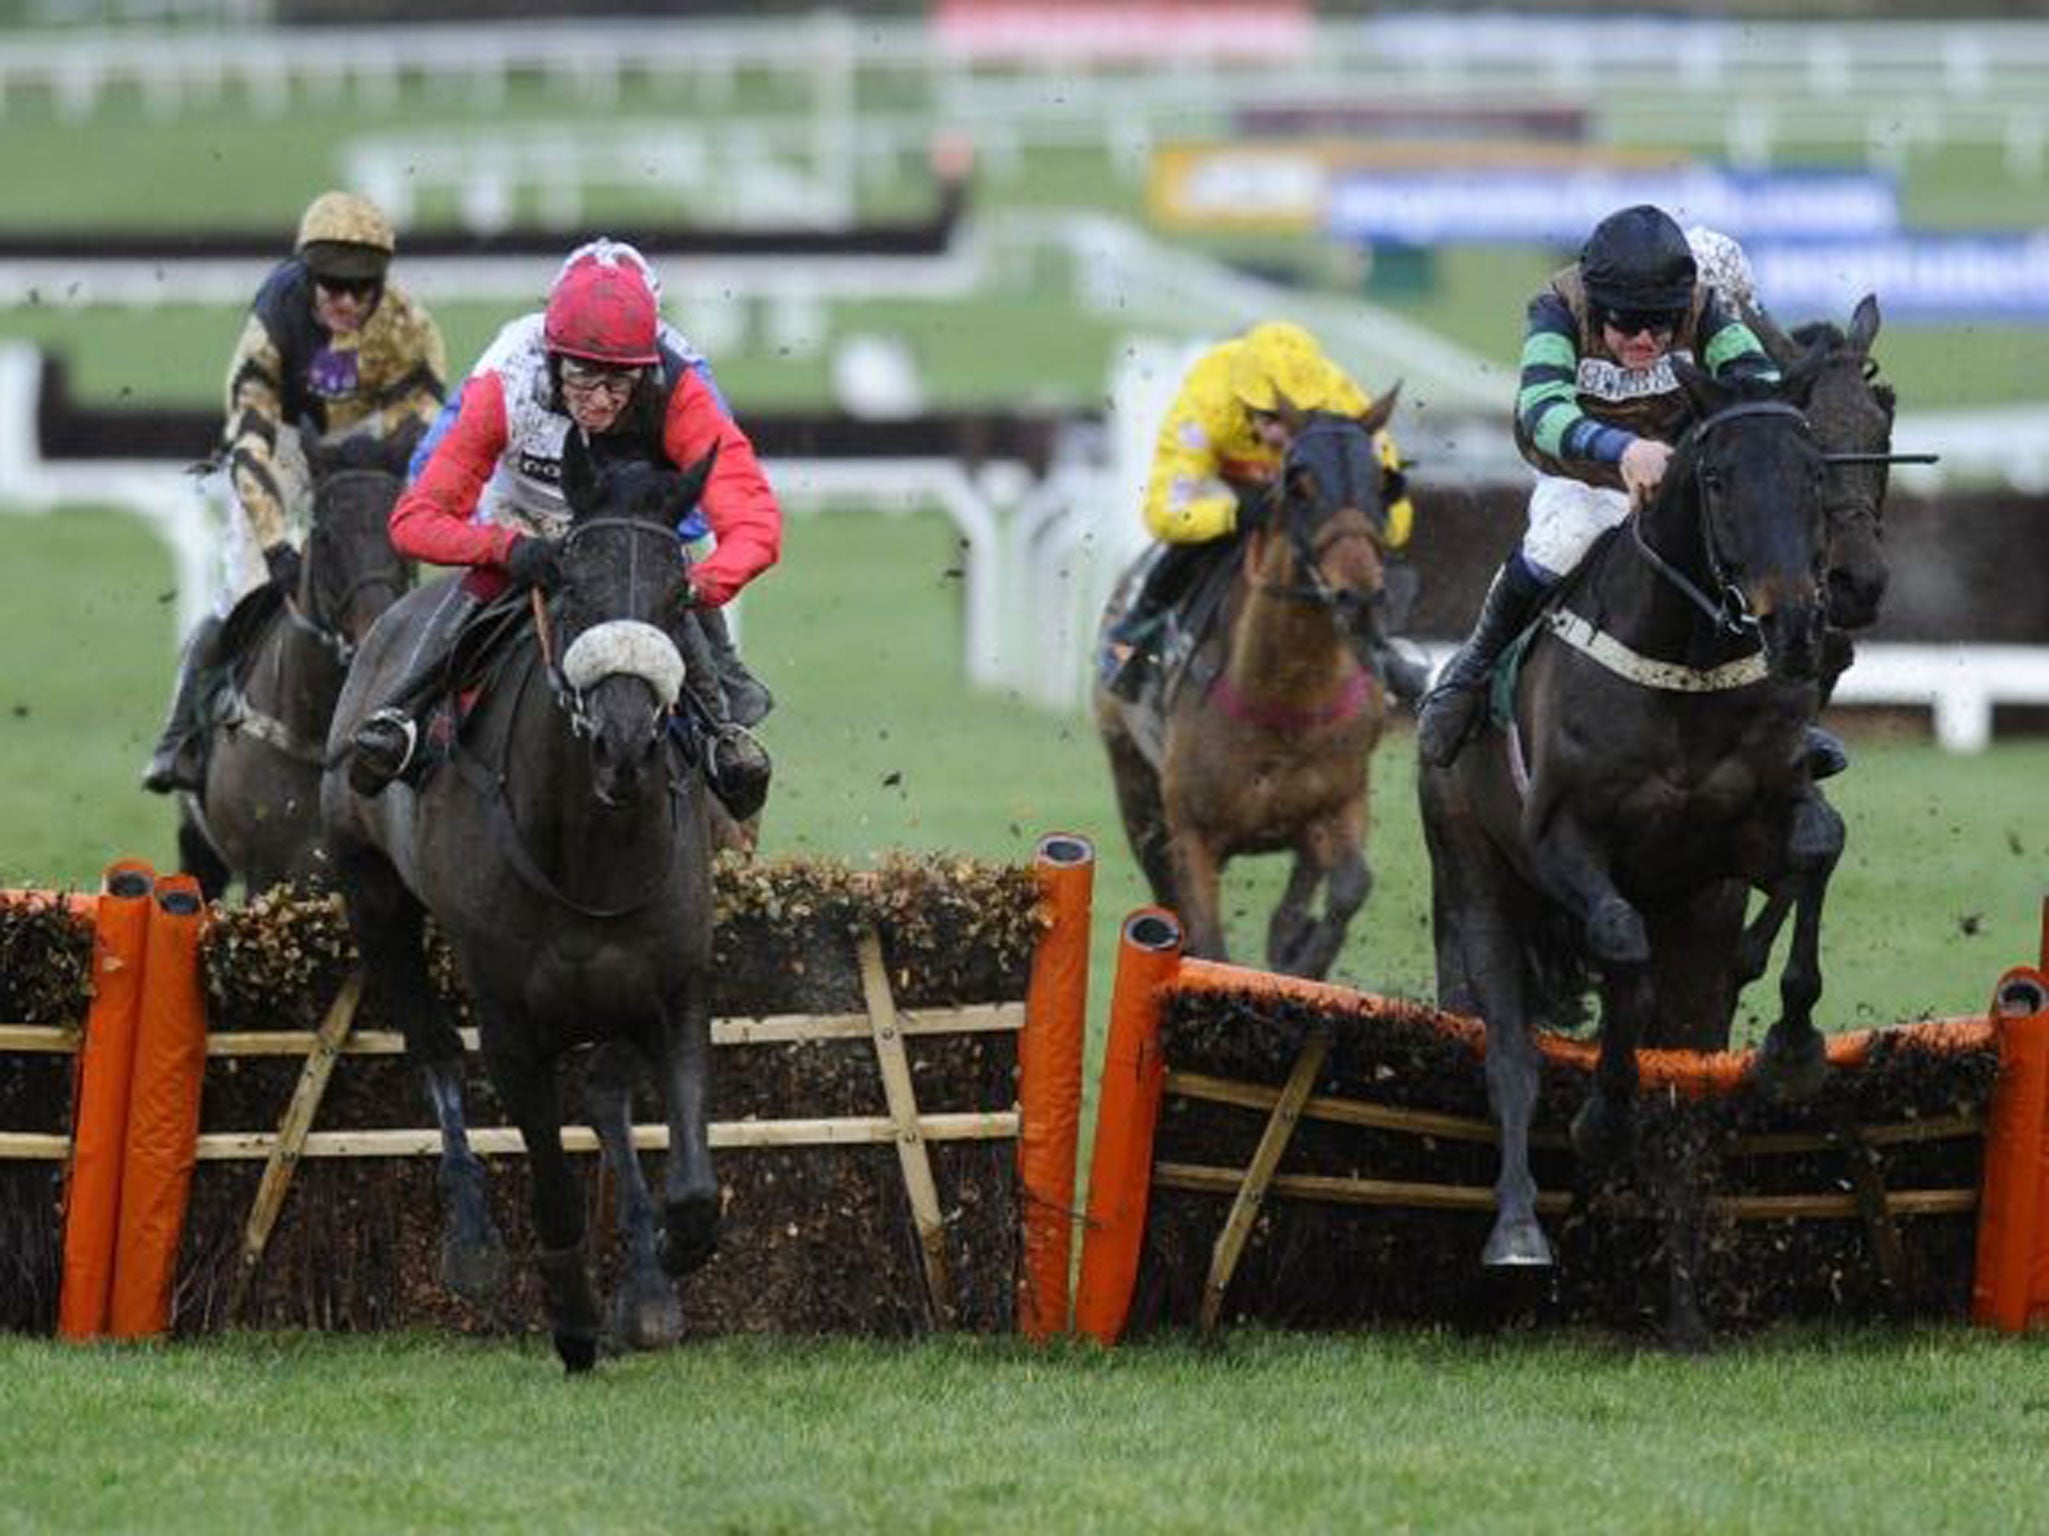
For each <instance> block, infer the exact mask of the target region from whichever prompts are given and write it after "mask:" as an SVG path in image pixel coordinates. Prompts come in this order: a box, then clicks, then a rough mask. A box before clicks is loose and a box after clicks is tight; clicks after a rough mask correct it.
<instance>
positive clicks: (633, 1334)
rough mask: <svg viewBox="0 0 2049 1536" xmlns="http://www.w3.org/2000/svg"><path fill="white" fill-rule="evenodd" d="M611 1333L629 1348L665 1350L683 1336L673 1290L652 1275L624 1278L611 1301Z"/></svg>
mask: <svg viewBox="0 0 2049 1536" xmlns="http://www.w3.org/2000/svg"><path fill="white" fill-rule="evenodd" d="M612 1332H613V1333H614V1334H615V1335H616V1336H617V1338H618V1340H619V1342H620V1343H621V1344H623V1345H624V1346H625V1347H626V1348H628V1349H667V1348H668V1347H669V1346H670V1345H671V1344H674V1343H675V1342H676V1341H677V1340H678V1339H680V1338H682V1337H683V1306H682V1303H680V1302H679V1301H677V1300H676V1290H675V1287H674V1286H673V1285H671V1284H670V1283H668V1282H667V1281H665V1280H663V1279H660V1278H657V1277H655V1276H652V1275H638V1274H629V1275H627V1277H626V1278H625V1279H624V1280H622V1281H621V1282H620V1285H619V1292H618V1294H617V1295H615V1296H614V1297H613V1298H612Z"/></svg>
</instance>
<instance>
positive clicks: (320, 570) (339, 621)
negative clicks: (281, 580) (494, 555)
mask: <svg viewBox="0 0 2049 1536" xmlns="http://www.w3.org/2000/svg"><path fill="white" fill-rule="evenodd" d="M306 456H307V461H308V465H309V467H310V468H311V470H312V472H313V523H312V528H311V531H310V532H309V533H308V534H307V536H306V546H305V551H304V554H303V556H302V558H301V560H300V565H299V580H298V585H297V586H296V588H295V589H294V590H293V591H291V592H288V593H285V594H283V595H282V600H281V601H280V600H278V598H277V596H276V595H275V594H271V593H263V594H258V595H257V596H256V597H255V598H254V599H253V601H252V602H251V603H249V604H248V605H247V607H248V612H247V614H246V615H245V614H244V613H243V612H242V611H241V610H238V612H237V614H236V616H235V617H234V618H233V619H231V621H230V623H231V625H234V624H240V623H244V622H249V621H251V620H253V621H254V622H255V624H256V626H257V627H256V628H255V630H254V632H253V633H252V634H251V636H250V638H249V639H248V641H247V642H246V644H244V645H242V646H240V647H238V650H239V660H238V661H237V663H236V664H235V668H234V673H235V675H234V682H233V686H232V689H231V690H230V692H229V696H228V697H227V698H226V700H225V701H224V703H223V704H222V705H221V709H222V711H223V718H222V719H221V720H220V722H219V723H218V724H216V725H214V726H212V727H211V729H212V733H213V735H212V744H211V747H210V749H209V751H208V754H207V768H206V787H205V790H204V792H203V793H201V794H198V795H190V794H185V795H180V796H179V797H178V862H179V866H180V868H182V869H184V870H185V871H187V872H189V873H191V874H192V875H194V876H196V877H197V878H198V880H199V885H200V889H201V890H202V891H203V892H204V893H205V894H206V897H207V899H208V900H209V901H211V900H215V899H217V898H218V897H219V896H220V895H221V893H222V892H223V891H224V890H225V889H226V888H227V885H228V882H229V881H230V880H231V879H233V878H235V877H237V876H239V877H240V878H241V881H242V889H243V891H244V892H245V894H247V895H250V896H254V895H256V894H258V893H259V892H262V891H265V890H268V889H269V888H270V887H271V886H273V885H276V884H278V883H279V882H288V883H290V884H293V885H296V886H306V885H308V884H310V883H313V882H315V881H317V880H319V879H321V878H324V877H325V875H326V872H327V854H326V849H325V847H324V845H323V844H322V841H321V837H320V773H321V768H322V765H323V763H324V761H325V758H326V750H327V725H328V721H329V720H330V719H332V718H333V716H334V706H335V701H336V700H337V699H339V698H340V697H341V691H342V680H343V679H344V678H345V677H346V676H347V675H348V669H349V662H350V660H351V659H352V658H353V657H354V655H355V652H356V647H357V646H359V645H361V644H362V642H363V638H364V637H365V636H366V635H367V634H369V632H370V626H371V625H372V624H373V623H374V622H376V619H377V617H378V615H379V614H381V613H383V612H384V610H385V609H386V608H388V607H390V606H391V604H392V603H393V602H395V601H396V600H397V599H398V598H399V596H400V595H401V594H403V593H404V592H405V591H407V590H408V589H409V588H410V587H411V586H412V584H413V571H412V566H411V565H410V564H409V563H408V562H407V561H405V560H403V559H401V558H400V557H399V556H398V554H397V553H396V552H395V551H394V550H393V549H392V547H391V539H390V536H389V534H388V533H387V531H386V521H387V519H388V518H389V516H390V514H391V507H392V503H393V502H395V501H396V500H397V499H398V492H399V486H400V480H399V477H398V475H397V473H396V472H395V469H394V466H392V465H391V464H390V462H389V454H388V453H387V450H386V447H385V445H384V444H382V443H379V442H377V441H374V440H371V439H367V438H351V439H348V440H346V441H344V442H342V443H339V444H335V445H319V444H309V445H308V446H307V450H306Z"/></svg>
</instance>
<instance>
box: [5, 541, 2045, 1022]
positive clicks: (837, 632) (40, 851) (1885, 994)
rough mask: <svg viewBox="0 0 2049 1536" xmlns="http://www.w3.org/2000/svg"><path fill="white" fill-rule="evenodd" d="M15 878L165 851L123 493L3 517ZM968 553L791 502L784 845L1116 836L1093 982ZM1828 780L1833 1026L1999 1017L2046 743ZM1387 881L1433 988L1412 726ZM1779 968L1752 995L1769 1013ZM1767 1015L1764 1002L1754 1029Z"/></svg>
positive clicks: (1248, 946) (1044, 760)
mask: <svg viewBox="0 0 2049 1536" xmlns="http://www.w3.org/2000/svg"><path fill="white" fill-rule="evenodd" d="M0 550H4V552H5V558H4V560H0V612H5V613H6V614H8V616H9V619H10V643H9V666H8V667H7V669H6V673H5V677H4V681H0V884H20V883H40V884H54V885H75V886H86V887H90V886H91V885H93V884H94V883H96V881H97V879H98V877H99V874H100V872H101V870H102V869H103V868H104V867H105V865H106V864H107V862H108V861H109V860H110V859H112V858H114V857H116V856H117V855H122V854H136V855H139V856H142V857H145V858H149V859H152V860H155V861H158V862H159V863H166V864H167V863H168V862H169V861H170V859H171V858H172V844H171V837H170V827H171V818H170V813H169V808H168V806H167V805H166V804H165V803H164V802H162V801H161V800H158V799H156V798H155V797H152V796H149V795H145V794H143V793H141V792H140V791H139V790H138V789H136V787H135V774H136V773H137V772H138V770H139V769H140V767H141V764H142V760H143V758H144V757H145V756H146V754H147V748H148V746H149V743H150V742H151V741H152V740H154V737H155V732H156V729H157V726H158V724H159V721H160V719H161V711H162V708H163V703H164V699H165V695H166V691H167V689H168V687H169V683H170V679H171V674H172V667H173V661H174V656H173V651H172V645H173V636H172V633H171V617H170V610H169V608H168V606H167V604H166V603H165V602H164V601H163V600H162V599H163V597H164V594H165V589H166V588H167V587H168V585H169V574H168V561H167V559H166V557H165V556H164V554H163V553H162V551H161V550H160V549H159V548H158V547H157V546H156V544H155V542H154V541H153V539H152V537H151V536H150V534H149V533H148V532H147V530H146V529H145V528H144V526H143V525H142V524H141V523H139V522H137V521H134V520H132V519H129V518H126V517H123V516H120V515H117V514H113V513H104V512H89V511H71V512H65V513H62V514H59V515H56V516H52V517H46V518H25V517H13V516H4V517H0ZM957 565H958V554H957V550H956V548H955V543H954V535H953V533H952V530H951V528H950V526H949V525H948V524H947V523H946V522H945V521H944V520H943V519H942V518H940V517H939V516H938V515H937V514H913V515H906V516H899V517H880V516H873V515H851V514H849V515H834V516H822V517H814V518H799V519H796V520H795V521H793V523H792V524H791V526H790V529H789V532H788V539H787V545H786V549H785V554H784V560H783V563H782V565H781V566H780V567H778V568H777V569H776V570H775V571H773V572H771V573H770V574H769V575H768V576H767V577H765V578H763V580H762V581H761V582H760V583H759V584H758V585H757V586H756V587H755V589H754V590H753V592H752V593H751V594H750V595H749V597H748V600H747V603H746V611H745V635H746V647H745V648H746V651H747V654H748V655H749V657H750V658H751V659H752V661H753V663H754V665H755V666H756V667H757V668H758V669H759V670H760V671H761V673H762V674H763V676H764V677H765V678H766V679H767V680H768V682H769V683H770V685H771V686H772V687H773V688H774V689H775V691H776V693H777V695H778V697H779V699H780V707H779V708H778V710H777V712H776V713H775V715H773V716H772V717H771V719H770V721H769V725H768V728H767V736H768V741H769V744H770V747H771V749H772V750H773V751H774V752H775V754H776V757H777V775H778V776H777V788H776V791H775V797H774V800H773V802H772V804H771V806H770V808H769V813H768V817H767V821H766V825H765V832H764V848H765V850H766V851H767V852H768V853H770V854H816V855H831V856H835V857H842V858H849V859H854V860H856V861H861V862H866V861H869V860H872V859H873V858H874V857H875V856H876V855H877V854H879V853H880V852H882V851H883V850H886V849H890V848H897V847H906V848H914V849H930V850H948V849H957V850H961V851H964V852H968V853H973V854H979V855H983V856H987V857H995V858H1017V859H1021V858H1025V857H1028V856H1029V853H1030V850H1031V847H1032V844H1033V842H1034V841H1035V839H1036V838H1037V837H1038V836H1039V835H1040V834H1042V833H1044V832H1048V831H1055V830H1063V831H1073V832H1079V833H1082V834H1084V835H1086V836H1088V837H1090V838H1091V839H1093V840H1094V842H1095V844H1096V847H1097V850H1098V879H1097V894H1096V910H1097V912H1098V914H1099V921H1098V923H1097V925H1096V932H1097V943H1096V953H1095V958H1096V964H1095V971H1096V975H1095V983H1096V987H1097V990H1098V993H1099V994H1100V993H1101V991H1102V989H1103V988H1104V987H1106V986H1107V983H1108V979H1109V970H1110V966H1111V964H1112V962H1113V959H1114V938H1115V927H1116V922H1117V919H1118V918H1120V917H1121V916H1122V915H1123V914H1124V913H1126V912H1128V911H1130V910H1131V909H1132V908H1133V907H1136V906H1138V905H1139V904H1141V903H1142V902H1143V901H1144V900H1146V899H1147V896H1146V892H1145V890H1144V887H1143V884H1142V882H1141V880H1140V878H1139V876H1138V874H1137V872H1136V870H1135V868H1134V867H1133V865H1132V862H1131V859H1130V856H1129V854H1128V852H1127V850H1126V848H1125V845H1124V839H1123V833H1122V830H1121V827H1120V825H1119V823H1118V820H1117V816H1116V812H1115V808H1114V805H1113V803H1112V800H1111V795H1110V787H1109V780H1108V773H1107V770H1106V769H1105V767H1104V764H1103V761H1102V753H1101V750H1100V748H1099V747H1098V745H1097V742H1096V740H1095V735H1094V731H1093V728H1092V727H1091V726H1090V725H1089V723H1088V722H1087V721H1086V720H1084V719H1082V718H1079V717H1068V716H1060V715H1052V714H1048V713H1045V712H1043V711H1041V710H1038V709H1035V708H1031V707H1029V706H1027V705H1025V704H1023V703H1021V702H1019V701H1018V700H1017V699H1015V698H1012V697H1008V696H1005V695H1002V694H987V693H978V692H975V691H972V690H970V689H969V688H968V687H967V684H966V681H965V675H964V670H963V667H962V663H961V659H960V603H961V593H960V583H959V581H958V579H957V578H956V577H954V576H953V575H951V574H949V573H950V572H951V571H952V570H954V569H955V568H957ZM1853 747H1854V749H1855V751H1856V755H1857V761H1856V765H1855V767H1854V768H1853V769H1852V771H1851V772H1850V773H1849V774H1847V775H1846V776H1844V777H1843V778H1842V779H1840V780H1838V781H1836V782H1835V783H1834V784H1833V785H1831V798H1832V799H1833V800H1834V802H1835V803H1836V805H1837V806H1838V807H1839V808H1840V809H1841V810H1842V812H1843V815H1844V817H1845V819H1846V820H1847V821H1848V823H1849V829H1850V830H1849V849H1848V852H1847V853H1846V855H1845V857H1844V860H1843V863H1842V866H1841V868H1840V870H1839V871H1838V874H1837V878H1836V882H1835V886H1834V888H1833V890H1832V892H1831V897H1830V907H1829V918H1828V923H1827V929H1826V934H1825V941H1824V950H1823V959H1824V963H1825V966H1826V969H1827V981H1828V991H1827V993H1826V995H1825V996H1824V998H1823V1000H1822V1004H1821V1015H1820V1016H1821V1018H1822V1020H1823V1022H1824V1023H1825V1024H1827V1025H1829V1026H1831V1027H1837V1028H1844V1027H1851V1026H1856V1025H1864V1024H1871V1023H1889V1022H1893V1021H1896V1020H1899V1019H1902V1018H1912V1017H1917V1016H1921V1015H1925V1014H1935V1015H1945V1016H1946V1015H1955V1014H1964V1013H1975V1012H1977V1011H1979V1010H1981V1009H1982V1008H1983V1007H1984V1006H1985V1003H1986V1000H1987V999H1988V998H1989V996H1990V994H1991V988H1992V985H1993V983H1994V981H1995V980H1996V979H1997V978H1998V976H1999V974H2000V973H2001V972H2002V971H2003V970H2005V969H2006V968H2007V967H2009V966H2012V965H2017V964H2022V963H2025V962H2028V961H2031V960H2033V959H2034V958H2035V954H2036V932H2037V930H2036V922H2037V912H2038V908H2039V902H2040V900H2041V896H2042V892H2043V886H2044V873H2045V869H2049V859H2045V849H2044V841H2043V839H2044V835H2045V834H2044V833H2043V832H2042V830H2041V825H2040V822H2041V817H2040V810H2041V806H2042V791H2041V786H2042V784H2043V783H2044V782H2045V781H2049V744H2044V743H2042V742H2039V741H2029V742H2012V743H2004V744H2001V745H1999V746H1997V747H1995V748H1994V749H1993V750H1991V751H1989V752H1986V753H1982V754H1979V755H1975V756H1954V755H1950V754H1945V753H1942V752H1939V751H1937V750H1936V749H1934V748H1933V747H1931V746H1929V745H1928V744H1927V743H1926V742H1925V741H1923V740H1921V739H1919V738H1917V737H1910V738H1906V739H1898V738H1894V737H1886V736H1872V735H1868V734H1866V735H1861V736H1856V737H1854V738H1853ZM1369 851H1370V854H1371V857H1372V861H1373V864H1374V868H1375V871H1376V874H1377V876H1378V883H1377V885H1376V887H1375V890H1374V894H1373V896H1372V898H1371V900H1370V901H1369V903H1368V905H1367V907H1366V910H1365V912H1364V914H1363V917H1362V919H1361V920H1360V921H1359V922H1358V923H1357V924H1356V925H1355V927H1354V931H1353V936H1352V939H1351V942H1350V944H1349V945H1348V947H1347V949H1346V951H1345V953H1344V955H1343V956H1342V957H1341V959H1340V962H1339V967H1338V975H1339V976H1340V978H1341V979H1344V980H1347V981H1350V982H1353V983H1355V984H1360V985H1365V986H1369V987H1373V988H1375V989H1378V990H1383V991H1390V992H1396V993H1401V994H1404V995H1410V996H1427V995H1429V994H1430V993H1431V991H1432V990H1433V988H1432V981H1431V961H1430V950H1429V932H1428V910H1429V873H1428V866H1427V864H1426V862H1425V858H1424V854H1423V847H1422V833H1421V828H1420V826H1419V824H1418V821H1417V816H1416V810H1415V794H1414V778H1413V772H1412V758H1411V755H1410V738H1409V735H1408V733H1407V729H1406V726H1402V727H1399V728H1398V729H1397V730H1396V731H1395V733H1394V734H1393V735H1391V737H1390V738H1389V740H1388V742H1387V744H1386V745H1385V746H1384V748H1383V749H1382V751H1381V753H1380V754H1379V755H1378V757H1377V758H1376V759H1375V765H1374V827H1373V836H1372V841H1371V845H1370V850H1369ZM1283 873H1284V866H1283V863H1282V861H1278V860H1274V859H1263V860H1251V861H1245V862H1243V863H1241V864H1240V865H1237V866H1234V867H1233V869H1232V871H1231V875H1230V880H1229V883H1228V885H1227V888H1226V892H1227V910H1228V911H1229V912H1230V913H1231V914H1232V934H1233V944H1234V947H1235V950H1236V952H1237V953H1238V954H1239V955H1241V956H1243V957H1245V958H1248V959H1256V958H1257V957H1258V955H1259V953H1260V948H1261V945H1262V943H1263V937H1262V936H1263V932H1264V924H1265V915H1266V913H1267V911H1268V910H1270V908H1271V906H1272V903H1273V901H1274V899H1275V896H1276V894H1277V892H1278V888H1279V881H1280V878H1281V876H1282V874H1283ZM1774 1004H1775V997H1774V994H1773V993H1772V992H1771V990H1770V989H1769V988H1768V987H1759V988H1753V989H1751V991H1750V992H1749V993H1747V994H1746V1006H1745V1010H1744V1012H1745V1015H1746V1016H1749V1015H1755V1017H1756V1019H1761V1020H1762V1021H1763V1022H1765V1023H1768V1022H1769V1021H1770V1018H1771V1016H1772V1011H1773V1006H1774ZM1752 1027H1754V1021H1753V1020H1748V1019H1746V1022H1745V1028H1746V1029H1749V1028H1752Z"/></svg>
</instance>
